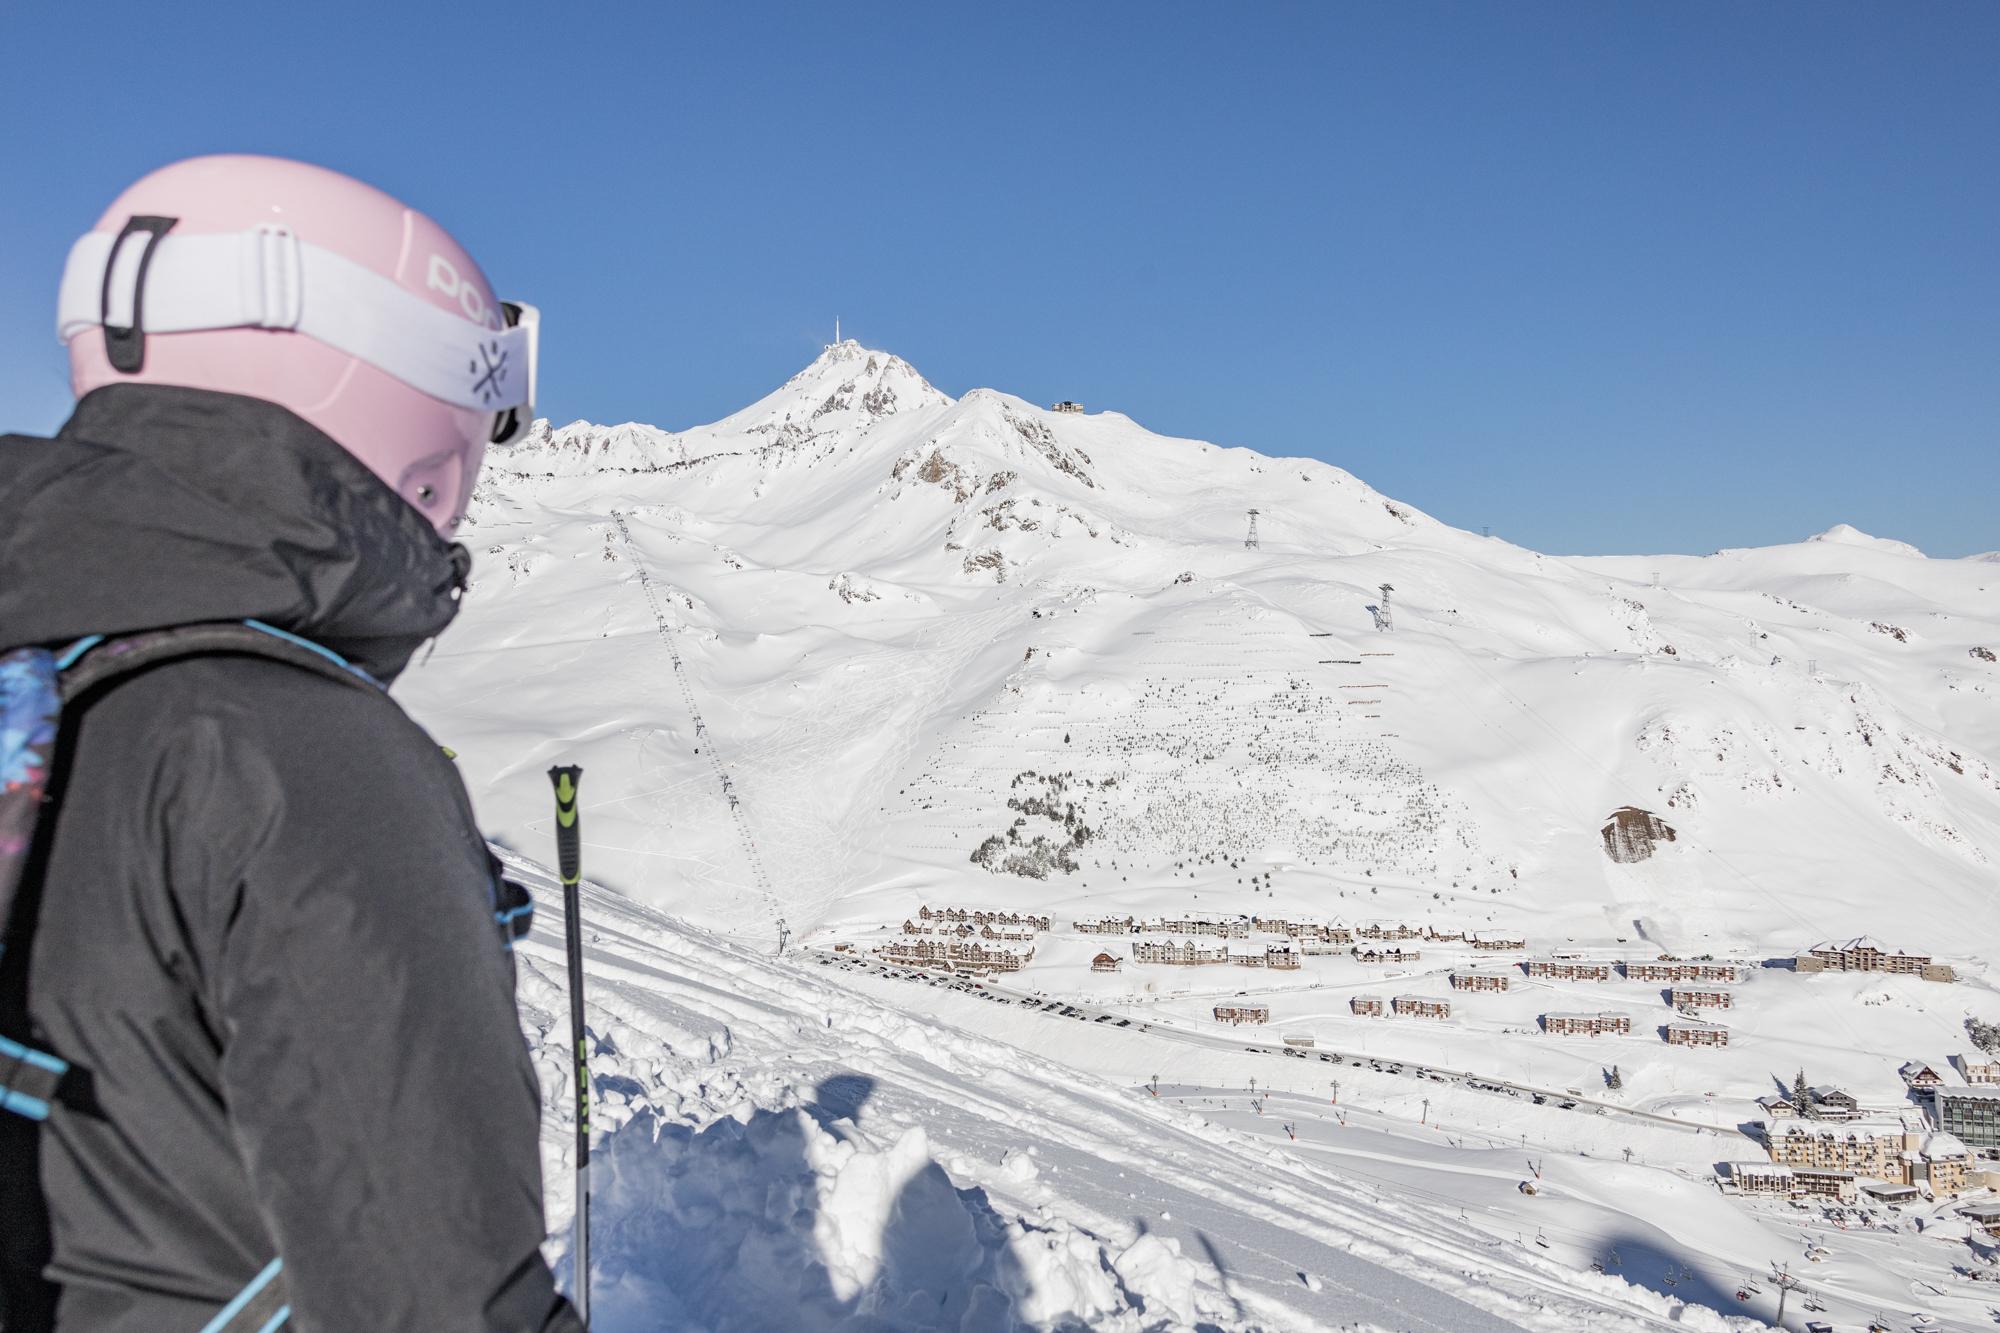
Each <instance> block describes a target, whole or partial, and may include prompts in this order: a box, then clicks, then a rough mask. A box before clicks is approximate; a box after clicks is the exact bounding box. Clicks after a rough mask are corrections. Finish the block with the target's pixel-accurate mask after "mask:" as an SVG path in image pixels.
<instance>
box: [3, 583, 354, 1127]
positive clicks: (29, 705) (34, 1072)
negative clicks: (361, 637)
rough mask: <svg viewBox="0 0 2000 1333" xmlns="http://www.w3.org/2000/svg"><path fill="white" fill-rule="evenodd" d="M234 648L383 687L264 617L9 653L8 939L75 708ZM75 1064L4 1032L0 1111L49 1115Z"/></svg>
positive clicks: (95, 637)
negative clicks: (19, 759)
mask: <svg viewBox="0 0 2000 1333" xmlns="http://www.w3.org/2000/svg"><path fill="white" fill-rule="evenodd" d="M229 654H236V655H241V656H249V657H264V658H270V659H272V660H274V661H279V662H285V663H289V664H290V665H292V666H296V667H298V668H300V669H302V670H305V671H310V672H312V673H313V674H315V675H319V676H325V677H327V678H328V679H331V680H338V681H342V682H344V683H346V684H349V685H362V686H372V687H374V688H375V689H381V688H382V684H381V682H380V681H378V680H376V679H375V678H374V677H373V676H371V675H369V674H368V673H367V672H366V671H364V670H362V669H361V668H360V667H358V666H355V665H354V664H353V663H351V662H349V661H348V660H347V659H346V658H344V657H342V656H341V655H340V654H339V653H336V652H334V651H333V650H332V649H330V648H324V647H322V646H320V645H319V644H316V643H314V642H313V641H312V640H310V639H306V638H301V637H300V636H299V635H296V634H292V633H289V632H288V631H285V630H281V629H279V628H277V627H276V626H274V625H267V624H265V623H264V622H263V621H261V620H243V621H233V620H232V621H219V622H214V623H204V624H195V625H178V626H175V627H173V628H171V629H160V630H147V631H145V632H143V633H140V634H128V635H121V636H120V637H118V638H115V639H106V638H105V637H104V636H102V635H91V636H90V637H88V638H83V639H78V640H77V641H76V642H75V643H73V644H71V645H70V646H69V647H68V648H65V649H63V650H62V651H60V652H56V653H51V652H47V651H45V650H42V649H24V650H18V651H16V652H14V653H10V654H7V655H5V656H4V657H0V674H4V673H11V674H6V675H5V678H4V679H0V687H12V688H0V704H10V705H14V708H13V709H9V710H0V711H6V713H7V715H6V717H5V718H0V721H5V722H6V723H7V726H8V727H9V728H10V729H13V730H17V731H20V732H21V733H22V735H23V736H24V737H25V740H26V744H25V745H24V746H23V747H22V753H23V755H24V756H25V758H26V762H25V764H24V766H23V767H24V774H23V775H22V776H20V777H19V778H18V780H17V778H16V777H15V776H14V775H7V782H6V786H5V789H4V791H0V937H4V935H5V933H6V931H7V928H8V924H9V919H10V918H11V916H12V914H13V901H14V898H15V896H16V894H17V893H18V890H19V887H20V879H21V876H22V874H23V873H24V870H25V867H26V863H27V859H28V850H29V843H30V842H31V840H32V839H33V836H34V832H35V826H36V824H37V823H39V822H40V816H41V813H42V810H43V807H45V806H46V804H47V803H48V802H49V800H50V799H52V797H53V795H54V793H53V791H52V790H51V787H50V780H51V772H50V770H51V768H52V766H53V763H54V758H55V751H56V743H55V742H56V730H57V727H58V726H59V725H60V721H61V713H62V711H63V710H64V709H65V708H66V706H68V705H71V704H73V703H74V702H76V701H77V700H80V699H83V698H84V697H85V696H87V695H90V694H91V693H93V692H95V691H98V690H102V689H106V688H108V687H110V686H111V685H113V684H115V683H117V682H118V681H120V680H123V679H125V678H127V677H129V676H132V675H135V674H137V673H138V672H141V671H144V670H146V669H147V668H148V667H153V666H158V665H160V664H161V663H163V662H169V661H175V660H178V659H180V658H184V657H210V656H217V655H229ZM17 701H18V702H17ZM15 710H18V711H19V712H20V713H21V717H19V718H16V716H15V715H14V714H15ZM0 948H4V938H0ZM68 1072H69V1062H68V1061H66V1060H64V1059H63V1058H62V1057H61V1056H58V1055H53V1054H51V1053H49V1052H48V1051H43V1050H37V1049H36V1048H34V1047H32V1046H26V1045H23V1044H22V1043H20V1042H18V1041H15V1040H13V1039H12V1038H9V1037H4V1036H0V1111H11V1112H13V1113H14V1114H16V1115H21V1116H26V1117H27V1118H28V1119H30V1120H46V1119H48V1116H49V1111H50V1109H51V1108H52V1106H53V1105H54V1103H55V1100H56V1092H57V1090H58V1088H59V1087H60V1086H61V1083H62V1080H63V1077H64V1075H66V1074H67V1073H68Z"/></svg>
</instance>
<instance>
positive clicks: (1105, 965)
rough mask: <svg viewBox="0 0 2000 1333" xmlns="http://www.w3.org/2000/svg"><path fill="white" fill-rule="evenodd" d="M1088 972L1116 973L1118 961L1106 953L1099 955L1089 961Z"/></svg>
mask: <svg viewBox="0 0 2000 1333" xmlns="http://www.w3.org/2000/svg"><path fill="white" fill-rule="evenodd" d="M1090 970H1091V971H1093V972H1116V971H1117V970H1118V960H1117V959H1116V958H1113V957H1112V956H1111V955H1110V954H1108V953H1101V954H1099V955H1097V957H1095V958H1093V959H1091V960H1090Z"/></svg>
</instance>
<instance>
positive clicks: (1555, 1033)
mask: <svg viewBox="0 0 2000 1333" xmlns="http://www.w3.org/2000/svg"><path fill="white" fill-rule="evenodd" d="M1542 1031H1544V1032H1546V1033H1548V1034H1549V1035H1550V1036H1552V1037H1596V1036H1601V1035H1603V1034H1605V1033H1613V1034H1617V1035H1621V1036H1622V1035H1625V1034H1629V1033H1630V1032H1631V1031H1632V1015H1630V1014H1543V1015H1542Z"/></svg>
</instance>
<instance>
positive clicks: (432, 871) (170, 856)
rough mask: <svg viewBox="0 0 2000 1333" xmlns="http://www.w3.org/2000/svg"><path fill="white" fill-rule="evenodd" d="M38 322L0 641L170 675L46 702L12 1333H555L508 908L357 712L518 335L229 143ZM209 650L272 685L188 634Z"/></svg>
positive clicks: (498, 419) (347, 188) (422, 761)
mask: <svg viewBox="0 0 2000 1333" xmlns="http://www.w3.org/2000/svg"><path fill="white" fill-rule="evenodd" d="M59 322H60V330H59V331H60V334H61V336H62V338H63V340H64V341H65V342H66V343H67V345H68V351H69V361H70V376H71V383H72V387H73V388H74V390H75V392H76V395H77V398H78V401H77V404H76V409H75V413H74V415H73V416H71V417H70V419H69V421H68V423H67V424H65V425H64V426H63V427H62V428H61V430H60V431H58V432H57V434H56V435H55V437H54V438H53V439H47V440H43V439H27V438H23V437H19V436H13V437H0V654H5V653H7V652H8V650H10V649H15V648H19V647H21V646H23V645H44V646H48V645H66V644H70V643H71V642H72V641H78V640H84V641H85V643H84V644H83V645H80V646H79V649H78V651H79V652H80V651H82V649H83V647H85V646H87V642H88V638H87V636H93V635H104V636H108V638H109V640H110V642H109V643H107V644H106V645H105V647H106V650H107V651H111V650H113V649H115V648H117V647H118V645H119V643H121V642H125V643H130V642H132V640H131V639H129V637H128V638H127V639H124V640H121V639H120V637H119V636H132V635H135V634H142V633H143V634H148V635H152V638H153V640H154V641H156V642H157V643H164V644H165V645H166V646H167V652H166V655H165V656H164V657H162V658H161V659H160V660H158V662H157V664H155V665H152V666H151V667H149V668H147V669H144V670H134V671H126V672H124V673H123V674H114V675H112V676H111V677H110V678H109V683H108V684H105V685H103V686H102V687H101V688H98V689H96V690H94V691H86V692H84V693H82V694H80V695H77V696H76V697H72V698H70V699H68V700H67V701H66V702H65V703H64V704H63V706H62V710H61V715H60V732H59V733H56V734H58V735H59V736H60V739H59V740H56V741H54V742H53V744H54V747H55V754H54V759H53V761H52V763H51V764H50V766H49V771H50V772H51V773H52V774H53V777H52V779H51V783H52V785H51V786H50V788H49V792H48V797H47V799H45V800H43V801H42V802H41V803H40V807H39V808H40V810H41V813H40V815H39V817H38V822H37V823H36V825H35V832H34V834H33V841H32V843H30V844H29V851H28V852H27V854H26V857H25V861H24V862H23V863H22V864H24V865H25V872H24V875H23V877H22V878H21V879H20V881H19V882H20V885H21V887H20V889H19V894H18V899H17V901H16V902H15V904H14V908H13V910H12V911H11V912H10V913H7V914H6V915H5V918H4V919H0V925H4V926H6V927H7V936H6V946H7V947H6V948H5V950H4V952H0V1038H5V1039H7V1040H6V1041H4V1042H0V1055H4V1053H5V1052H8V1051H11V1052H13V1053H14V1058H13V1059H12V1061H11V1062H10V1061H9V1060H8V1059H6V1058H0V1099H4V1100H7V1101H10V1102H12V1104H13V1109H19V1108H21V1107H24V1106H26V1107H31V1108H39V1109H40V1110H41V1111H42V1112H43V1113H45V1118H42V1119H40V1120H39V1121H37V1120H30V1119H23V1118H21V1117H20V1116H15V1115H0V1325H4V1328H5V1333H41V1331H42V1330H47V1329H60V1330H63V1331H64V1333H68V1331H69V1330H81V1329H89V1330H97V1331H100V1333H141V1331H143V1333H157V1331H158V1330H174V1329H186V1330H189V1333H193V1330H197V1329H204V1330H216V1331H218V1333H219V1331H221V1330H227V1333H253V1331H257V1330H270V1329H277V1328H281V1327H283V1328H288V1329H289V1328H296V1329H299V1330H302V1333H303V1331H307V1330H311V1331H315V1333H317V1331H321V1330H324V1331H327V1333H349V1331H351V1330H369V1331H370V1333H387V1331H389V1330H423V1331H424V1333H432V1331H433V1330H436V1331H442V1330H446V1329H450V1330H466V1331H467V1333H471V1331H473V1330H480V1331H482V1333H483V1331H486V1330H493V1331H496V1333H497V1331H499V1330H507V1331H508V1333H516V1331H520V1333H540V1331H544V1330H558V1331H563V1333H580V1330H581V1327H582V1326H581V1324H580V1323H579V1322H578V1320H577V1318H576V1316H575V1314H574V1312H573V1311H571V1309H570V1307H569V1306H568V1304H567V1303H566V1302H565V1301H564V1300H563V1299H562V1298H561V1297H560V1296H559V1295H558V1294H557V1293H556V1291H555V1287H554V1282H553V1279H552V1276H551V1274H550V1272H549V1270H548V1267H547V1266H546V1264H545V1263H544V1262H543V1259H542V1257H541V1254H540V1249H539V1247H540V1244H541V1241H542V1239H543V1231H544V1227H543V1218H542V1182H541V1172H540V1162H539V1155H538V1148H537V1134H538V1126H537V1119H538V1114H539V1095H538V1084H537V1080H536V1076H535V1071H534V1068H533V1065H532V1063H531V1061H530V1058H529V1055H528V1052H527V1050H526V1049H525V1046H524V1043H523V1041H522V1038H521V1031H520V1026H519V1021H518V1017H517V1014H516V1011H515V1006H514V999H513V968H512V961H511V955H510V954H509V953H508V948H509V947H511V944H512V940H513V938H514V936H515V935H516V934H518V933H519V927H520V925H521V922H522V914H521V912H520V911H519V910H518V905H517V904H513V903H510V902H509V901H508V900H507V898H506V894H507V892H508V890H510V889H512V886H510V885H506V884H505V883H504V881H501V880H500V879H499V878H498V876H497V874H496V867H495V866H494V864H493V861H492V859H491V857H490V854H489V853H488V851H487V849H486V845H485V843H484V841H483V839H482V838H481V837H480V834H479V832H478V831H477V829H476V828H475V826H474V824H473V821H472V813H471V808H470V805H469V803H468V801H467V798H466V795H465V790H464V787H463V785H462V784H461V782H460V780H459V778H458V775H457V773H456V771H455V769H454V767H453V764H452V761H451V760H450V759H449V758H448V757H447V756H446V755H445V753H443V752H442V751H441V750H440V748H439V746H438V745H437V744H436V743H435V742H433V741H432V740H431V739H430V738H429V737H427V736H426V735H425V734H424V733H423V731H422V730H421V729H419V728H418V727H417V726H416V725H415V724H414V723H413V722H411V720H410V719H409V718H408V717H406V716H405V715H404V714H403V712H402V711H401V710H400V709H399V708H398V707H397V706H396V704H395V703H394V702H392V701H391V700H390V698H389V696H388V695H387V694H386V693H385V692H384V691H383V690H382V689H381V688H379V687H378V683H386V682H388V681H390V680H392V679H393V678H394V677H395V676H396V675H397V674H398V673H399V672H400V671H401V670H402V669H403V668H404V666H405V665H406V664H407V663H408V662H409V660H410V658H411V656H412V655H413V653H414V652H415V650H416V649H417V648H419V647H420V646H421V645H422V644H423V643H424V642H425V641H426V640H429V639H431V638H433V637H434V636H435V635H437V634H438V633H439V632H440V631H441V630H443V629H444V628H445V626H446V625H448V624H449V623H450V622H451V620H452V617H453V615H454V614H455V613H456V611H457V608H458V597H459V594H460V592H461V591H462V590H463V588H464V586H465V578H466V572H467V567H468V557H467V555H466V552H465V549H464V548H463V547H461V546H458V545H455V544H454V543H453V542H452V541H451V534H452V532H453V531H454V529H455V528H456V527H457V525H458V524H459V522H460V520H461V519H462V518H463V516H464V513H465V508H466V503H467V500H468V498H469V497H470V494H471V490H472V485H473V482H474V479H475V477H476V476H477V474H478V471H479V466H480V462H481V459H482V457H483V456H484V454H485V451H486V448H487V446H488V445H489V444H501V443H508V442H511V441H512V440H513V439H515V438H518V436H519V435H520V434H521V432H522V431H523V430H524V428H525V426H526V424H527V422H528V420H529V419H530V417H531V416H532V381H533V369H534V356H535V337H536V333H537V331H536V327H535V316H534V313H533V311H532V310H530V309H527V308H523V307H511V306H503V305H501V304H500V303H499V302H497V301H496V300H495V299H494V296H493V292H492V289H491V288H490V287H489V286H488V285H487V282H486V279H485V277H484V276H483V275H482V274H481V272H480V270H479V268H478V267H477V266H476V265H475V264H474V263H473V262H472V260H471V258H470V257H469V256H468V255H467V254H466V253H465V252H464V250H462V249H461V248H460V247H459V246H458V245H457V244H456V243H455V242H454V241H453V240H452V239H451V238H450V237H449V236H448V235H446V234H445V232H444V231H443V230H442V229H441V228H439V227H438V226H437V225H436V224H435V223H433V222H432V221H431V220H430V219H428V218H426V217H424V216H423V215H421V214H419V213H416V212H415V211H413V210H411V209H409V208H406V207H405V206H403V205H402V204H400V203H398V202H396V201H395V200H393V199H391V198H389V197H388V196H387V195H385V194H382V193H380V192H379V191H376V190H374V189H372V188H370V187H368V186H366V185H363V184H360V183H359V182H357V181H354V180H351V179H348V178H347V177H345V176H342V175H339V174H337V173H335V172H332V171H327V170H322V169H320V168H317V167H312V166H307V165H304V164H301V163H296V162H287V161H281V160H277V159H272V158H259V157H244V156H229V157H205V158H197V159H193V160H190V161H186V162H181V163H178V164H176V165H173V166H169V167H166V168H164V169H162V170H159V171H157V172H154V173H153V174H151V175H149V176H147V177H145V178H144V179H142V180H140V181H139V182H137V183H136V184H135V185H133V186H132V187H131V188H130V189H128V190H127V191H126V192H125V193H124V194H123V195H122V196H120V197H119V199H118V200H117V201H116V202H115V203H113V204H112V206H111V208H110V210H109V211H108V212H106V213H105V215H104V216H103V218H102V219H100V220H99V222H98V223H97V225H96V227H95V229H94V230H93V231H91V232H90V233H89V234H88V235H86V236H85V237H84V238H83V239H82V240H80V241H79V242H78V243H77V245H76V246H75V248H74V249H73V250H72V252H71V255H70V260H69V266H68V268H67V270H66V271H65V273H64V276H63V283H62V294H61V300H60V316H59ZM245 622H247V628H246V625H245ZM217 624H222V625H223V626H224V628H225V630H227V631H233V632H234V634H235V636H236V638H237V639H243V638H245V637H247V638H249V639H255V640H257V641H258V642H267V641H268V642H272V643H278V644H282V645H285V647H284V649H283V652H284V653H292V654H293V655H294V658H295V659H296V660H283V655H282V654H278V655H266V654H264V653H262V652H260V651H259V649H258V648H257V647H256V646H255V645H254V644H253V645H252V646H250V647H248V648H245V647H243V646H242V645H241V644H237V645H236V646H235V647H226V648H225V649H224V650H221V651H213V650H207V649H198V648H197V647H191V646H190V645H195V644H197V643H198V642H206V641H205V640H198V639H190V638H185V637H183V638H181V639H176V638H174V635H175V634H179V635H183V636H186V635H187V634H188V633H189V631H188V630H187V629H186V628H185V627H188V626H193V625H207V626H210V627H213V626H215V625H217ZM177 627H179V628H177ZM155 631H170V632H169V633H167V634H165V635H154V634H153V632H155ZM259 636H264V637H263V638H261V639H260V638H259ZM223 637H224V641H225V643H226V642H227V641H228V634H227V633H225V634H224V636H223ZM300 653H303V654H304V656H303V657H300V656H298V654H300ZM322 659H323V660H324V661H325V662H328V663H336V664H338V663H341V662H342V661H343V659H344V663H345V664H347V665H348V666H350V667H351V668H356V669H358V670H353V671H348V670H344V669H343V668H342V666H340V665H333V666H328V667H324V668H322V669H319V670H313V669H306V668H305V667H302V666H301V665H299V662H301V661H303V662H306V663H308V665H310V664H311V663H313V662H319V661H321V660H322ZM89 661H90V658H88V657H85V658H84V659H83V662H84V664H85V665H86V666H87V665H88V663H89ZM78 669H79V670H81V669H83V668H82V667H79V668H78ZM112 670H114V671H115V670H116V664H115V663H114V664H113V667H112ZM361 673H366V674H365V675H363V674H361ZM371 678H372V679H371ZM0 683H4V682H0ZM8 739H9V738H8V737H6V736H5V735H0V750H4V748H5V742H6V741H7V740H8ZM0 778H4V779H5V780H6V784H10V785H11V784H15V783H16V780H17V779H16V775H13V774H0ZM5 832H6V830H5V828H4V827H0V835H4V834H5ZM8 850H9V849H8V847H7V845H6V840H5V838H4V836H0V862H4V860H5V858H6V856H7V853H8ZM4 868H5V867H4V865H0V869H4ZM0 887H4V885H0ZM516 892H518V891H516ZM24 1050H25V1051H28V1052H30V1056H28V1057H23V1056H22V1055H21V1054H20V1053H21V1052H23V1051H24ZM33 1052H48V1053H52V1055H53V1057H55V1059H53V1060H52V1061H51V1060H48V1059H44V1060H43V1061H42V1065H41V1066H35V1065H34V1064H33V1058H32V1053H33ZM24 1060H25V1061H26V1062H25V1063H24ZM65 1065H66V1071H65V1072H63V1073H62V1074H61V1077H60V1081H59V1082H57V1083H56V1085H55V1087H54V1089H53V1090H52V1091H49V1092H48V1095H47V1097H46V1101H45V1102H44V1101H42V1100H40V1099H38V1098H36V1097H29V1096H28V1095H27V1094H26V1093H22V1094H21V1096H20V1097H19V1098H16V1097H15V1096H14V1092H15V1091H18V1089H11V1090H10V1081H11V1080H14V1079H15V1078H16V1076H17V1075H19V1076H23V1077H25V1076H28V1075H33V1074H35V1073H36V1069H37V1068H43V1069H54V1068H58V1067H62V1066H65ZM24 1086H25V1085H24ZM30 1113H32V1111H31V1112H30ZM287 1319H289V1322H287Z"/></svg>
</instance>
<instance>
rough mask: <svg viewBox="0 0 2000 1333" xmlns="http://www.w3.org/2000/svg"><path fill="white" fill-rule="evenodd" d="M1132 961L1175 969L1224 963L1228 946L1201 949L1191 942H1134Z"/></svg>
mask: <svg viewBox="0 0 2000 1333" xmlns="http://www.w3.org/2000/svg"><path fill="white" fill-rule="evenodd" d="M1132 961H1134V962H1136V963H1168V964H1171V965H1173V966H1175V967H1200V966H1203V965H1205V964H1209V963H1226V962H1228V961H1229V946H1228V945H1226V944H1218V945H1216V946H1215V947H1214V948H1203V947H1202V946H1201V945H1199V944H1196V943H1195V942H1194V941H1193V940H1136V941H1134V942H1133V944H1132Z"/></svg>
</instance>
